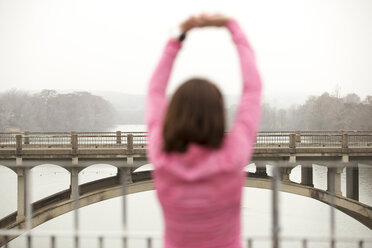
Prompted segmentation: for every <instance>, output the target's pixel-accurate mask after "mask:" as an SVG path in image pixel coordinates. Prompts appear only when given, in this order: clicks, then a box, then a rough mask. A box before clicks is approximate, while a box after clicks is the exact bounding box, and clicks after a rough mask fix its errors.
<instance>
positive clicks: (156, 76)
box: [146, 40, 181, 158]
mask: <svg viewBox="0 0 372 248" xmlns="http://www.w3.org/2000/svg"><path fill="white" fill-rule="evenodd" d="M180 48H181V42H180V41H178V40H169V41H168V43H167V45H166V46H165V49H164V51H163V54H162V56H161V58H160V61H159V62H158V65H157V67H156V69H155V72H154V73H153V75H152V77H151V79H150V84H149V87H148V92H147V102H146V124H147V131H148V143H149V146H148V151H149V155H150V158H151V157H153V156H152V155H151V154H153V152H154V151H155V149H153V148H156V147H157V148H159V145H160V144H161V143H162V142H161V138H162V137H161V127H162V123H163V118H164V114H165V110H166V108H167V99H166V95H165V92H166V88H167V85H168V80H169V76H170V74H171V71H172V67H173V62H174V60H175V58H176V56H177V54H178V51H179V50H180Z"/></svg>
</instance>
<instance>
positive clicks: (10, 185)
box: [0, 164, 17, 219]
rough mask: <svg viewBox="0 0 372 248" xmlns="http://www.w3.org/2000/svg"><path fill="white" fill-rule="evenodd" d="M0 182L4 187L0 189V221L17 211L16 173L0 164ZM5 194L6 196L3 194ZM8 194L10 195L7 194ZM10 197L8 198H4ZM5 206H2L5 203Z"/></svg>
mask: <svg viewBox="0 0 372 248" xmlns="http://www.w3.org/2000/svg"><path fill="white" fill-rule="evenodd" d="M0 182H2V183H5V184H6V185H7V186H6V187H0V195H1V202H2V203H1V213H0V214H1V215H0V219H1V218H3V217H5V216H6V215H7V214H10V213H12V212H13V211H14V209H17V197H14V196H15V195H17V172H16V171H14V169H12V168H9V167H7V166H5V165H2V164H0ZM5 192H7V194H5ZM9 193H10V194H9ZM6 196H10V197H6ZM5 202H6V204H3V203H5Z"/></svg>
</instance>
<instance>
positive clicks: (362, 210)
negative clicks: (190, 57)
mask: <svg viewBox="0 0 372 248" xmlns="http://www.w3.org/2000/svg"><path fill="white" fill-rule="evenodd" d="M138 174H142V175H141V177H140V178H139V180H137V181H136V182H128V183H127V186H126V193H127V194H133V193H139V192H144V191H149V190H153V181H152V180H151V177H150V172H148V171H147V172H140V173H138ZM117 177H118V176H116V177H110V178H105V179H102V180H99V181H100V183H102V184H103V185H105V187H99V183H97V182H90V183H86V184H83V185H80V186H79V190H80V191H81V192H82V194H81V195H80V197H79V207H83V206H87V205H90V204H94V203H97V202H100V201H103V200H107V199H111V198H115V197H118V196H122V193H123V192H122V186H121V184H120V180H117ZM108 185H111V186H108ZM244 186H245V187H253V188H262V189H270V188H271V180H270V179H269V178H260V177H253V176H251V177H249V178H247V179H246V180H245V183H244ZM280 188H281V191H283V192H287V193H292V194H297V195H301V196H305V197H310V198H313V199H316V200H318V201H321V202H323V203H325V204H328V205H330V203H331V197H330V194H329V193H328V192H327V191H324V190H320V189H316V188H313V187H309V186H305V185H300V184H297V183H293V182H282V183H281V187H280ZM64 194H66V191H62V192H60V193H58V194H55V195H54V196H53V197H55V198H56V199H61V200H59V201H56V202H55V201H53V199H48V200H49V201H51V202H53V203H52V204H48V205H45V206H44V205H43V204H41V203H42V201H43V200H44V199H42V200H40V201H39V202H36V203H34V205H35V208H34V214H33V226H34V227H35V226H38V225H40V224H42V223H44V222H46V221H48V220H50V219H52V218H55V217H57V216H59V215H62V214H64V213H67V212H69V211H72V210H73V209H74V204H73V201H72V199H71V198H63V197H61V196H62V195H64ZM334 206H335V208H337V209H339V210H340V211H342V212H344V213H345V214H347V215H349V216H351V217H353V218H354V219H356V220H358V221H359V222H361V223H362V224H364V225H365V226H367V227H368V228H370V229H372V207H371V206H368V205H366V204H363V203H360V202H358V201H355V200H352V199H349V198H346V197H343V196H340V195H336V196H335V198H334ZM15 214H16V213H15ZM15 214H14V215H15ZM24 225H25V222H24V220H18V221H17V220H16V219H14V220H13V221H8V223H4V222H3V221H2V220H0V228H23V227H24Z"/></svg>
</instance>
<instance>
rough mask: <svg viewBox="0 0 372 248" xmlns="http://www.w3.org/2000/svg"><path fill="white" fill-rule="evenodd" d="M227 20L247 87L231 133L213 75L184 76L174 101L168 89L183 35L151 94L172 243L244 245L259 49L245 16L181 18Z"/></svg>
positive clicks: (168, 242)
mask: <svg viewBox="0 0 372 248" xmlns="http://www.w3.org/2000/svg"><path fill="white" fill-rule="evenodd" d="M206 26H215V27H226V28H227V29H228V30H229V31H230V33H231V35H232V38H233V41H234V43H235V44H236V47H237V50H238V54H239V58H240V64H241V71H242V79H243V87H242V88H243V92H242V95H241V100H240V103H239V107H238V110H237V113H236V118H235V122H234V125H233V127H232V129H231V131H230V132H229V133H228V134H226V135H225V134H224V122H225V120H224V108H223V101H222V96H221V93H220V91H219V90H218V89H217V87H216V86H214V85H213V84H212V83H210V82H209V81H207V80H204V79H198V78H195V79H191V80H188V81H187V82H186V83H184V84H183V85H182V86H181V87H180V88H179V89H178V90H177V91H176V92H175V94H174V96H173V97H172V100H171V102H170V103H169V106H168V103H167V100H166V96H165V91H166V86H167V83H168V79H169V75H170V73H171V70H172V65H173V62H174V60H175V58H176V55H177V53H178V51H179V50H180V49H181V46H182V45H181V43H182V40H183V39H184V38H185V35H181V36H180V38H179V39H171V40H170V41H168V43H167V45H166V47H165V50H164V52H163V55H162V57H161V60H160V62H159V64H158V66H157V68H156V70H155V73H154V74H153V76H152V78H151V80H150V85H149V91H148V99H147V116H146V117H147V127H148V132H149V147H148V154H149V157H150V161H151V162H152V164H153V165H154V167H155V170H154V173H153V176H154V182H155V188H156V190H157V196H158V199H159V201H160V203H161V206H162V210H163V215H164V221H165V237H164V246H165V247H166V248H181V247H182V248H184V247H190V248H191V247H192V248H204V247H214V248H216V247H221V248H222V247H223V248H240V247H242V245H241V236H240V209H241V207H240V204H241V195H242V187H243V183H244V178H245V173H244V171H243V168H244V166H245V165H247V164H248V162H249V160H250V157H251V153H252V144H253V142H254V140H255V135H256V130H257V128H258V124H259V118H260V110H261V108H260V97H261V81H260V77H259V74H258V71H257V68H256V64H255V59H254V54H253V51H252V49H251V47H250V45H249V44H248V42H247V40H246V38H245V35H244V34H243V32H242V30H241V29H240V27H239V25H238V23H237V22H236V21H235V20H233V19H230V18H228V17H225V16H223V15H219V14H215V15H200V16H198V17H191V18H189V19H188V20H186V21H185V22H183V23H182V24H181V28H182V31H183V32H184V33H186V32H188V31H190V30H191V29H193V28H197V27H206Z"/></svg>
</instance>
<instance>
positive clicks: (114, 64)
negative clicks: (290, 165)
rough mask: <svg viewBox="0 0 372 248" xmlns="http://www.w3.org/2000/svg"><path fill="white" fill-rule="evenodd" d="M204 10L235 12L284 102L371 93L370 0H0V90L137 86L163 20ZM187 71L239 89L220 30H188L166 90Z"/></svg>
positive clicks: (158, 42) (231, 90) (274, 94)
mask: <svg viewBox="0 0 372 248" xmlns="http://www.w3.org/2000/svg"><path fill="white" fill-rule="evenodd" d="M203 11H204V12H212V13H213V12H216V11H217V12H222V13H226V14H228V15H230V16H233V17H234V18H235V19H237V20H238V21H239V23H240V24H241V26H242V27H243V29H244V31H245V33H246V34H247V36H248V38H249V40H250V42H251V44H252V46H253V47H254V49H255V52H256V57H257V61H258V64H259V69H260V71H261V75H262V78H263V82H264V94H265V96H266V97H270V98H276V99H281V101H283V100H285V101H289V102H291V101H294V100H295V99H298V98H299V97H303V96H306V95H314V94H321V93H323V92H324V91H328V92H334V91H335V89H336V88H337V87H338V88H340V90H341V94H342V95H344V94H346V93H349V92H355V93H357V94H359V95H360V96H362V97H365V96H366V95H368V94H370V95H371V94H372V1H371V0H348V1H345V0H284V1H279V0H259V1H258V0H257V1H247V0H244V1H243V0H241V1H233V0H230V1H216V0H210V1H200V0H188V1H171V0H160V1H154V0H152V1H143V0H136V1H125V0H117V1H112V0H105V1H95V0H82V1H77V0H71V1H70V0H58V1H57V0H43V1H35V0H0V91H4V90H8V89H11V88H17V89H30V90H40V89H46V88H47V89H57V90H66V89H76V90H87V91H89V90H105V91H117V92H124V93H133V94H145V92H146V86H147V83H148V79H149V78H150V76H151V73H152V71H153V69H154V66H155V65H156V62H157V60H158V58H159V56H160V54H161V51H162V49H163V47H164V44H165V42H166V40H167V39H168V38H169V37H170V29H172V27H176V26H177V25H178V24H179V22H180V21H182V20H183V19H184V18H186V17H188V16H189V15H190V14H199V13H201V12H203ZM191 76H203V77H207V78H209V79H211V80H214V81H215V82H216V83H217V84H218V86H219V87H220V88H221V89H222V90H223V91H224V92H225V93H227V94H239V90H240V86H241V85H240V79H241V77H240V70H239V66H238V60H237V53H236V51H235V48H234V45H233V43H232V40H231V38H230V35H229V33H228V32H227V31H226V30H225V29H223V28H221V29H217V28H209V29H200V30H196V31H192V33H190V35H189V36H188V37H187V40H186V41H185V44H184V46H183V49H182V51H181V53H180V55H179V57H178V58H177V62H176V65H175V68H174V73H173V74H172V78H171V85H170V88H169V90H170V92H171V91H173V90H174V89H175V87H177V86H178V85H179V84H180V83H181V82H182V81H184V80H185V79H187V78H189V77H191ZM291 98H292V99H291Z"/></svg>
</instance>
